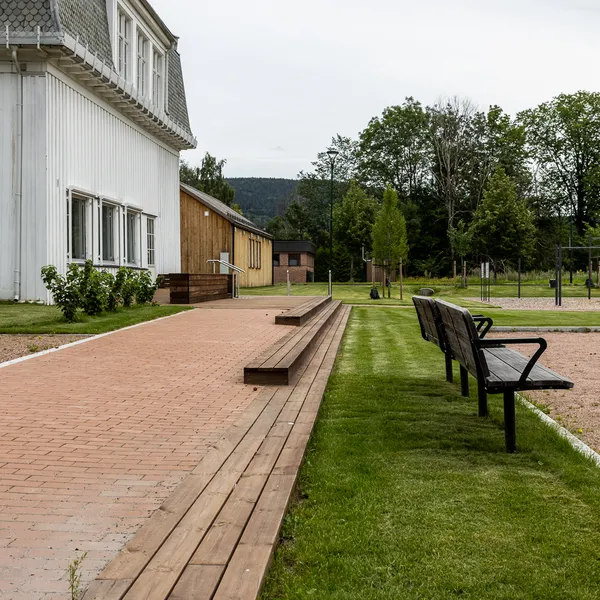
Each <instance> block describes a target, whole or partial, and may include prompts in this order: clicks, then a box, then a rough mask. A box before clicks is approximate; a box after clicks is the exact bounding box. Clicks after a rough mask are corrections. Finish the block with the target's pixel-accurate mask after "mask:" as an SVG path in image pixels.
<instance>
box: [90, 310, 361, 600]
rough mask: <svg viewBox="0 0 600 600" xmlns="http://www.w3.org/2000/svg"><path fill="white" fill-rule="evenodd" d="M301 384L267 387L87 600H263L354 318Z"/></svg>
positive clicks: (319, 349) (339, 317)
mask: <svg viewBox="0 0 600 600" xmlns="http://www.w3.org/2000/svg"><path fill="white" fill-rule="evenodd" d="M350 310H351V309H350V308H349V307H342V308H341V309H340V310H338V311H337V313H336V314H335V316H334V318H332V319H331V320H330V321H329V323H328V325H327V327H326V330H325V332H324V335H323V337H322V338H321V341H320V343H318V345H316V346H315V348H314V352H313V353H312V355H310V356H309V357H307V360H306V361H303V363H302V365H301V367H300V369H299V370H298V373H297V378H296V379H295V382H294V385H292V386H289V387H278V388H266V389H264V390H263V391H262V392H261V393H260V395H259V396H258V397H257V398H256V400H255V401H254V402H253V403H252V404H251V405H250V406H249V408H248V409H247V410H246V412H245V413H244V414H243V416H242V417H241V418H240V420H239V421H238V422H237V423H236V424H235V425H234V426H233V427H232V428H231V429H230V430H229V431H228V433H227V435H226V436H225V437H223V438H222V439H221V440H220V442H219V443H218V444H216V445H215V447H214V449H213V450H212V451H211V452H210V453H209V454H208V455H207V456H206V457H205V458H204V460H202V462H201V463H200V464H199V465H198V467H197V468H196V469H195V470H194V471H193V472H192V474H190V475H189V476H188V477H187V479H185V481H184V482H183V483H182V484H181V485H180V486H179V488H177V490H176V491H175V492H174V493H173V495H172V496H171V497H170V498H169V499H168V500H167V501H166V502H165V503H164V504H163V505H162V506H161V507H160V509H159V510H157V511H156V512H155V513H154V514H153V515H152V517H151V518H150V519H149V520H148V521H147V522H146V524H145V525H144V526H143V527H142V528H141V529H140V530H139V532H138V533H137V535H136V536H135V537H134V538H133V539H132V540H131V541H130V542H129V544H127V546H126V547H125V548H124V549H123V550H122V551H121V553H120V554H119V555H118V556H117V557H116V558H115V559H114V560H113V561H112V562H111V563H110V564H109V565H108V566H107V568H106V569H105V570H104V571H103V572H102V573H101V574H100V575H99V577H98V578H97V579H96V580H95V581H94V582H93V583H92V585H91V586H90V587H89V589H88V590H87V592H86V594H85V596H84V600H121V599H128V600H133V599H136V600H137V599H142V598H143V599H146V600H166V599H171V600H183V599H186V600H254V599H255V598H256V597H257V596H258V595H259V593H260V590H261V587H262V584H263V581H264V578H265V575H266V573H267V570H268V566H269V563H270V560H271V556H272V553H273V550H274V548H275V545H276V543H277V541H278V538H279V530H280V528H281V523H282V521H283V518H284V516H285V512H286V509H287V506H288V502H289V500H290V497H291V494H292V492H293V489H294V486H295V482H296V477H297V474H298V470H299V468H300V465H301V463H302V460H303V457H304V453H305V450H306V445H307V443H308V440H309V438H310V435H311V432H312V429H313V425H314V422H315V419H316V417H317V413H318V411H319V407H320V404H321V399H322V397H323V393H324V391H325V388H326V386H327V381H328V379H329V374H330V373H331V370H332V368H333V364H334V361H335V357H336V355H337V352H338V348H339V345H340V343H341V339H342V335H343V332H344V329H345V326H346V323H347V320H348V317H349V314H350Z"/></svg>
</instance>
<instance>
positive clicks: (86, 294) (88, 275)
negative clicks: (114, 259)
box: [80, 260, 109, 317]
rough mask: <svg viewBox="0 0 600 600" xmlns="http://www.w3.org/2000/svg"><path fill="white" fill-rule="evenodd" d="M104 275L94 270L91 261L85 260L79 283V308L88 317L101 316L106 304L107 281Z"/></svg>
mask: <svg viewBox="0 0 600 600" xmlns="http://www.w3.org/2000/svg"><path fill="white" fill-rule="evenodd" d="M106 275H107V274H106V273H103V272H101V271H98V270H97V269H95V268H94V265H93V263H92V261H91V260H86V261H85V265H84V267H83V271H82V275H81V283H80V292H81V297H82V303H81V308H83V312H84V313H85V314H86V315H89V316H90V317H95V316H96V315H99V314H101V313H102V312H103V311H104V310H105V309H106V307H107V304H108V294H109V288H108V280H107V277H106Z"/></svg>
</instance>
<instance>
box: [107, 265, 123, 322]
mask: <svg viewBox="0 0 600 600" xmlns="http://www.w3.org/2000/svg"><path fill="white" fill-rule="evenodd" d="M107 275H109V276H110V279H108V278H107V280H106V283H107V286H108V296H107V298H106V310H109V311H110V312H117V308H118V307H119V304H120V303H121V290H122V288H123V281H124V280H125V277H126V275H127V270H126V269H124V268H121V269H119V270H118V271H117V274H116V276H113V275H112V274H110V273H107Z"/></svg>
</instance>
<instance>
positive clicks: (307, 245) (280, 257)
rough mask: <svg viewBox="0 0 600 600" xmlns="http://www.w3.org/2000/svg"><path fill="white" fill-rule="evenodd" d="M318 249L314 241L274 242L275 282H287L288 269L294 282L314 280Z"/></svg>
mask: <svg viewBox="0 0 600 600" xmlns="http://www.w3.org/2000/svg"><path fill="white" fill-rule="evenodd" d="M316 251H317V247H316V246H315V245H314V244H313V243H312V242H306V241H282V242H273V283H286V282H287V272H288V271H289V272H290V281H291V282H292V283H307V282H312V281H314V280H315V253H316Z"/></svg>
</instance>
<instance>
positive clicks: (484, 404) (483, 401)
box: [477, 383, 488, 417]
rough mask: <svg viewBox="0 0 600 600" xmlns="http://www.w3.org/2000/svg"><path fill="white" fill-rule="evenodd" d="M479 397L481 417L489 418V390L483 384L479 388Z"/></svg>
mask: <svg viewBox="0 0 600 600" xmlns="http://www.w3.org/2000/svg"><path fill="white" fill-rule="evenodd" d="M477 396H478V398H479V416H480V417H487V416H488V398H487V390H486V389H485V386H484V385H483V383H480V384H478V387H477Z"/></svg>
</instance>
